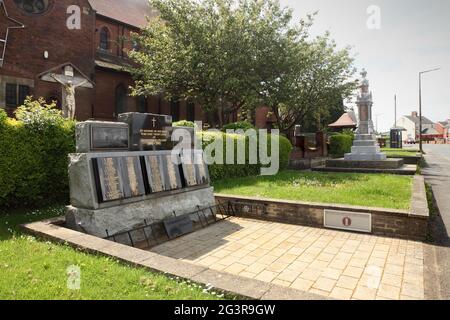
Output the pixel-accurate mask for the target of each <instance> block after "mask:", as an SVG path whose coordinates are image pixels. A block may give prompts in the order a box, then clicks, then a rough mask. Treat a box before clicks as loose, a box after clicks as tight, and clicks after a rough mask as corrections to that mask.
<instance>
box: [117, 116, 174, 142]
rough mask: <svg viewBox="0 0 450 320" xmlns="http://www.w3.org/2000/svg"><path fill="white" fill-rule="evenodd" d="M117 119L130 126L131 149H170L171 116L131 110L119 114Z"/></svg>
mask: <svg viewBox="0 0 450 320" xmlns="http://www.w3.org/2000/svg"><path fill="white" fill-rule="evenodd" d="M119 121H121V122H125V123H127V124H128V125H129V127H130V145H131V146H130V148H131V150H156V149H160V150H161V149H170V148H168V144H169V142H170V141H169V140H170V135H171V130H172V117H171V116H166V115H157V114H150V113H135V112H131V113H123V114H120V115H119Z"/></svg>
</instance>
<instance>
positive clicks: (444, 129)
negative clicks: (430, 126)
mask: <svg viewBox="0 0 450 320" xmlns="http://www.w3.org/2000/svg"><path fill="white" fill-rule="evenodd" d="M436 131H438V132H439V133H440V134H442V137H443V138H444V139H445V141H446V142H448V141H450V119H447V120H445V121H439V122H437V123H436Z"/></svg>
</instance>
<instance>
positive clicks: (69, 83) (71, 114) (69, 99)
mask: <svg viewBox="0 0 450 320" xmlns="http://www.w3.org/2000/svg"><path fill="white" fill-rule="evenodd" d="M50 76H51V77H52V78H53V79H55V81H56V82H58V83H60V84H61V85H62V86H63V90H62V111H63V116H64V117H65V118H68V119H71V120H73V119H75V109H76V103H75V89H76V88H78V87H82V86H84V85H85V84H86V83H88V82H89V80H86V79H82V78H74V79H73V80H67V78H66V77H63V76H61V75H57V74H54V73H52V74H50ZM74 82H75V83H74Z"/></svg>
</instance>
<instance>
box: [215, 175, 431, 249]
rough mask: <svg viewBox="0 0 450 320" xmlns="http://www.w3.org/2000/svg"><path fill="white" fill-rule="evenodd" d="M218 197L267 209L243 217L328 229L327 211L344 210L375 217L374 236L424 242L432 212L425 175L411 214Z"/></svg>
mask: <svg viewBox="0 0 450 320" xmlns="http://www.w3.org/2000/svg"><path fill="white" fill-rule="evenodd" d="M215 197H216V202H227V201H233V202H241V203H248V204H252V205H255V206H259V207H264V210H257V211H258V212H253V213H245V212H239V215H240V216H242V217H245V218H253V219H260V220H266V221H274V222H281V223H289V224H295V225H302V226H310V227H317V228H324V210H340V211H349V212H360V213H370V214H371V215H372V234H375V235H382V236H392V237H399V238H406V239H412V240H424V239H425V238H426V234H427V227H428V218H429V211H428V205H427V199H426V192H425V183H424V180H423V177H422V176H415V178H414V183H413V195H412V200H411V208H412V209H411V210H410V211H403V210H395V209H384V208H370V207H360V206H350V205H338V204H323V203H311V202H300V201H285V200H275V199H261V198H255V197H240V196H233V195H225V194H216V195H215ZM262 211H264V212H262Z"/></svg>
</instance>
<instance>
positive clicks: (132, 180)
mask: <svg viewBox="0 0 450 320" xmlns="http://www.w3.org/2000/svg"><path fill="white" fill-rule="evenodd" d="M120 160H121V166H122V170H121V171H122V176H123V186H124V194H125V197H126V198H134V197H140V196H143V195H144V194H145V185H144V178H143V176H142V169H141V162H140V159H139V157H123V158H120Z"/></svg>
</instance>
